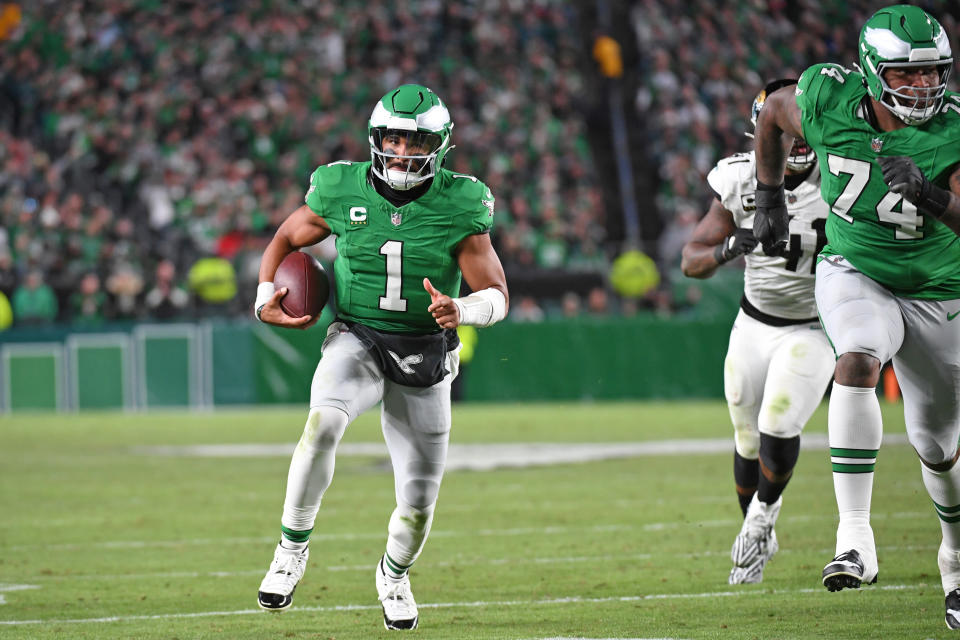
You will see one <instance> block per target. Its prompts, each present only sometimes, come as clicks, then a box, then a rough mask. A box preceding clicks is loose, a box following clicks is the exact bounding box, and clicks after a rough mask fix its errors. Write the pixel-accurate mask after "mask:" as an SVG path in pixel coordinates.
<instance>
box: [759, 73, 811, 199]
mask: <svg viewBox="0 0 960 640" xmlns="http://www.w3.org/2000/svg"><path fill="white" fill-rule="evenodd" d="M795 91H796V89H795V87H793V86H789V87H783V88H781V89H777V90H776V91H774V92H773V93H771V94H770V95H769V96H767V99H766V101H765V102H764V103H763V109H761V110H760V114H759V115H758V116H757V127H756V129H755V131H754V142H755V143H756V157H757V180H759V181H760V182H762V183H764V184H769V185H777V184H780V183H781V182H783V172H784V170H785V168H786V163H787V154H788V153H789V150H790V146H791V145H792V144H793V138H802V137H803V128H802V127H801V125H800V116H801V114H800V107H798V106H797V100H796V94H795ZM784 134H786V135H784Z"/></svg>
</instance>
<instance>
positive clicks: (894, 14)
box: [859, 4, 953, 125]
mask: <svg viewBox="0 0 960 640" xmlns="http://www.w3.org/2000/svg"><path fill="white" fill-rule="evenodd" d="M859 48H860V67H861V71H862V72H863V75H864V78H865V79H866V84H867V90H868V91H869V92H870V96H871V97H873V98H874V99H875V100H877V101H879V102H880V103H881V104H882V105H883V106H884V107H886V108H887V109H889V110H890V111H892V112H893V113H894V114H895V115H896V116H897V117H898V118H900V119H901V120H903V121H904V122H905V123H907V124H909V125H915V124H922V123H924V122H926V121H927V120H929V119H930V118H932V117H933V116H934V115H936V114H937V112H938V111H939V110H940V106H941V105H942V104H943V96H944V93H945V92H946V90H947V79H948V78H949V77H950V71H951V70H952V69H953V51H951V49H950V42H949V41H948V40H947V33H946V32H945V31H944V30H943V27H941V26H940V23H939V22H937V21H936V20H934V19H933V17H931V16H930V14H928V13H927V12H926V11H924V10H923V9H921V8H920V7H914V6H912V5H906V4H898V5H895V6H892V7H887V8H885V9H881V10H880V11H877V12H876V13H875V14H873V16H871V18H870V19H869V20H867V22H866V23H865V24H864V25H863V29H862V30H861V31H860V44H859ZM928 66H935V67H936V68H937V71H938V72H939V76H940V83H939V84H938V85H936V86H934V87H900V88H899V89H897V90H894V89H891V88H890V86H889V85H888V84H887V81H886V80H885V79H884V77H883V74H884V71H886V70H887V69H890V68H904V67H905V68H911V67H928Z"/></svg>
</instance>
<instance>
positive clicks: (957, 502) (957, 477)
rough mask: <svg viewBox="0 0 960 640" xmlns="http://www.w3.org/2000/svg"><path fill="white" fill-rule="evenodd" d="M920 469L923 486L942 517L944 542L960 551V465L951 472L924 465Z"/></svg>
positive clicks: (941, 526)
mask: <svg viewBox="0 0 960 640" xmlns="http://www.w3.org/2000/svg"><path fill="white" fill-rule="evenodd" d="M920 468H921V469H922V472H923V484H924V486H926V487H927V493H928V494H930V499H931V500H933V504H934V506H935V507H936V509H937V515H938V516H940V529H941V530H942V531H943V541H944V543H946V545H947V547H949V548H950V549H954V550H958V551H960V522H958V521H957V520H958V518H960V464H955V465H954V466H953V468H952V469H950V470H949V471H934V470H933V469H931V468H930V467H928V466H927V465H925V464H923V463H921V464H920ZM951 520H953V522H951Z"/></svg>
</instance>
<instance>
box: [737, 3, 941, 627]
mask: <svg viewBox="0 0 960 640" xmlns="http://www.w3.org/2000/svg"><path fill="white" fill-rule="evenodd" d="M859 43H860V46H859V50H860V70H859V71H853V70H850V69H845V68H843V67H841V66H839V65H834V64H819V65H814V66H812V67H810V68H809V69H807V70H806V71H804V73H803V75H802V76H801V78H800V82H799V84H798V85H797V88H796V90H795V91H792V90H790V89H782V90H780V91H777V92H775V93H773V94H772V95H771V96H770V97H769V98H768V100H767V104H766V105H765V106H764V108H763V110H762V111H761V112H760V117H759V120H758V123H757V130H756V140H757V150H756V156H757V180H758V183H759V184H758V192H757V214H756V217H755V223H754V234H755V235H756V236H757V238H758V240H759V241H760V242H761V243H762V244H763V245H764V247H765V248H766V249H767V250H768V251H770V252H773V253H775V252H776V251H777V250H778V246H779V245H780V243H781V242H782V241H783V235H784V234H785V229H786V220H787V218H786V209H785V206H784V192H783V186H782V184H780V182H781V179H782V174H783V166H784V149H783V145H784V142H783V137H782V136H783V134H784V133H786V134H787V135H788V136H803V138H805V139H806V140H807V142H808V143H809V144H810V146H812V147H813V149H814V150H815V151H816V153H817V157H818V160H819V163H820V173H821V191H822V194H823V199H824V200H825V201H826V202H827V204H828V205H830V214H831V215H830V216H829V218H828V221H827V241H828V243H827V246H826V247H824V249H823V251H822V252H821V257H820V258H821V259H820V262H819V264H818V266H817V273H816V300H817V308H818V311H819V314H820V318H821V321H822V323H823V326H824V329H825V331H826V333H827V336H828V337H829V338H830V341H831V343H832V344H833V346H834V351H835V353H836V355H837V362H836V367H835V370H834V385H833V390H832V394H831V398H830V408H829V415H828V425H829V426H828V428H829V439H830V456H831V460H832V463H833V479H834V490H835V493H836V498H837V507H838V510H839V513H840V523H839V526H838V528H837V544H836V557H834V559H833V560H831V561H830V562H829V563H828V564H827V565H826V567H825V568H824V570H823V573H822V579H823V584H824V586H826V587H827V588H828V589H829V590H830V591H837V590H840V589H843V588H859V587H860V585H861V584H863V583H867V584H869V583H872V582H874V581H875V580H876V578H877V572H878V564H877V551H876V546H875V543H874V536H873V530H872V529H871V526H870V500H871V493H872V488H873V472H874V465H875V463H876V459H877V453H878V451H879V449H880V441H881V437H882V431H883V429H882V425H881V419H880V406H879V402H878V400H877V397H876V393H875V387H876V385H877V383H878V381H879V377H880V368H881V366H882V365H883V363H885V362H886V361H888V360H891V359H892V360H893V366H894V370H895V371H896V374H897V377H898V379H899V382H900V386H901V389H902V391H903V403H904V414H905V419H906V426H907V436H908V438H909V440H910V443H911V444H912V445H913V447H914V449H916V451H917V454H918V455H919V456H920V460H921V462H922V464H921V469H922V475H923V482H924V485H925V486H926V488H927V492H928V493H929V494H930V497H931V498H932V499H933V502H934V504H935V506H936V510H937V513H938V515H939V517H940V525H941V530H942V534H943V538H942V542H941V545H940V550H939V554H938V560H939V567H940V575H941V580H942V584H943V589H944V593H945V604H946V622H947V625H948V626H949V627H950V628H952V629H957V628H960V518H957V514H958V513H960V465H957V464H956V463H957V460H958V458H960V451H958V448H957V442H958V437H960V324H958V322H960V320H954V318H955V317H956V316H957V314H958V312H960V241H958V239H957V234H960V96H958V95H957V94H954V93H952V92H949V91H947V90H946V84H947V79H948V77H949V74H950V71H951V69H952V67H953V54H952V51H951V49H950V44H949V42H948V40H947V35H946V33H945V32H944V30H943V28H942V27H941V26H940V24H939V23H938V22H937V21H936V20H935V19H934V18H932V17H931V16H930V15H929V14H927V13H926V12H925V11H923V10H922V9H920V8H918V7H914V6H909V5H896V6H892V7H888V8H885V9H881V10H880V11H878V12H877V13H876V14H874V15H873V16H872V17H871V18H870V19H869V20H868V21H867V22H866V24H865V25H864V27H863V29H862V30H861V33H860V41H859Z"/></svg>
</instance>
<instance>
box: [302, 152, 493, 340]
mask: <svg viewBox="0 0 960 640" xmlns="http://www.w3.org/2000/svg"><path fill="white" fill-rule="evenodd" d="M369 169H370V162H346V161H343V162H333V163H331V164H328V165H324V166H321V167H318V168H317V169H316V171H314V172H313V175H312V176H311V177H310V190H309V191H307V195H306V197H305V198H304V200H305V202H306V203H307V206H308V207H310V209H311V210H313V212H314V213H316V214H317V215H318V216H320V217H322V218H323V219H324V221H325V222H326V223H327V225H328V226H329V227H330V229H331V231H332V232H333V234H334V235H336V237H337V240H336V244H337V259H336V262H335V264H334V277H335V278H336V284H337V287H336V289H337V314H338V315H339V316H340V317H342V318H344V319H345V320H351V321H354V322H359V323H361V324H364V325H367V326H369V327H372V328H374V329H379V330H381V331H394V332H399V333H419V334H423V333H434V332H436V331H439V330H440V327H439V326H437V322H436V320H434V318H433V316H432V315H431V314H430V313H429V312H428V311H427V307H428V306H430V294H429V293H427V292H426V290H425V289H424V288H423V279H424V278H430V282H431V283H432V284H433V286H434V287H436V288H437V289H438V290H439V291H441V292H443V293H445V294H447V295H449V296H452V297H456V296H458V295H460V279H461V274H460V266H459V265H458V263H457V259H456V256H455V255H454V250H455V248H456V246H457V245H458V244H459V243H460V241H461V240H463V239H464V238H466V237H467V236H469V235H473V234H478V233H487V232H489V231H490V228H491V227H492V226H493V196H492V195H491V194H490V189H488V188H487V186H486V185H485V184H483V183H482V182H480V181H479V180H477V179H476V178H474V177H473V176H467V175H462V174H458V173H453V172H451V171H448V170H446V169H441V170H439V171H437V174H436V176H435V177H434V178H433V183H432V184H431V185H430V187H429V189H427V191H426V193H424V194H423V195H421V196H420V197H419V198H417V199H416V200H414V201H413V202H409V203H407V204H405V205H403V206H402V207H395V206H393V205H392V204H390V202H388V201H387V200H385V199H384V198H383V197H382V196H381V195H380V194H379V193H377V191H376V189H374V187H373V185H372V184H371V183H370V181H369V179H368V173H369Z"/></svg>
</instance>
